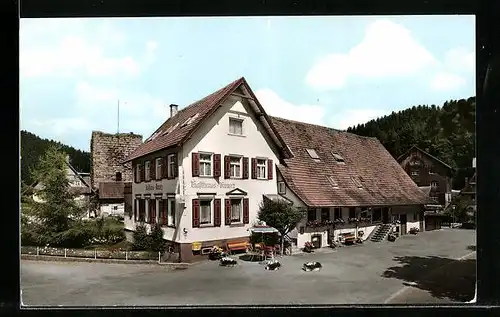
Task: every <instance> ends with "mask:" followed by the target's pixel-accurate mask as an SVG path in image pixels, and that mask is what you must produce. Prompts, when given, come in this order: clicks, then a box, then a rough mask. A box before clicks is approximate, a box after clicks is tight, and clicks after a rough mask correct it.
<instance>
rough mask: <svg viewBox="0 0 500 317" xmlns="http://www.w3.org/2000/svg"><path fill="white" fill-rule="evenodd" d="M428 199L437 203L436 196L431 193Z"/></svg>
mask: <svg viewBox="0 0 500 317" xmlns="http://www.w3.org/2000/svg"><path fill="white" fill-rule="evenodd" d="M430 198H431V199H432V201H434V202H435V203H437V202H439V199H438V196H437V195H436V194H433V193H431V195H430Z"/></svg>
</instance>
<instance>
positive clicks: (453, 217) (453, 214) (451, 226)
mask: <svg viewBox="0 0 500 317" xmlns="http://www.w3.org/2000/svg"><path fill="white" fill-rule="evenodd" d="M456 208H457V206H455V205H453V206H452V209H453V211H452V213H451V217H452V221H453V222H452V223H450V228H453V224H454V223H455V209H456Z"/></svg>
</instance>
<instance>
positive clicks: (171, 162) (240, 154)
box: [124, 78, 425, 261]
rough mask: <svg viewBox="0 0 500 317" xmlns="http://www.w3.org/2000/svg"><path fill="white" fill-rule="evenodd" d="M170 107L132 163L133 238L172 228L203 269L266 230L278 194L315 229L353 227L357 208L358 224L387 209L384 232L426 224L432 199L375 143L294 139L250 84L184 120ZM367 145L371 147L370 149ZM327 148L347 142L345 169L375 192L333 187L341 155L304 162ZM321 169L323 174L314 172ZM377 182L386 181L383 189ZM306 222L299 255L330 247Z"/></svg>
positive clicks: (180, 246) (196, 106) (194, 109)
mask: <svg viewBox="0 0 500 317" xmlns="http://www.w3.org/2000/svg"><path fill="white" fill-rule="evenodd" d="M170 107H171V115H170V118H169V119H168V120H167V121H166V122H165V123H164V124H163V125H162V126H160V127H159V128H158V129H157V130H156V131H155V132H154V133H153V134H152V135H151V137H149V138H148V139H147V140H146V141H145V142H144V143H143V144H142V145H141V146H139V147H138V148H137V149H136V150H135V151H134V152H133V153H132V154H131V155H130V156H129V157H128V158H127V159H126V160H125V161H124V163H128V162H132V168H133V170H134V182H133V184H132V200H133V206H132V208H131V211H130V213H129V214H128V216H125V228H126V229H127V230H134V228H135V226H136V224H137V223H139V222H145V223H146V225H147V226H148V228H150V227H149V226H150V224H151V223H156V222H160V223H161V224H162V225H164V227H163V228H164V229H163V230H164V238H165V239H166V240H168V241H171V242H173V244H174V245H175V246H176V247H177V250H178V251H179V252H180V254H181V259H182V261H191V260H193V259H194V258H196V256H197V254H200V253H201V254H203V253H204V251H205V250H208V248H210V247H212V246H213V245H219V246H223V245H227V244H228V243H233V242H239V241H245V240H247V239H248V236H249V231H248V229H249V228H250V227H251V226H252V225H253V224H254V223H255V222H256V220H257V212H258V210H259V204H260V203H261V201H262V199H264V197H265V196H268V197H271V198H274V197H276V196H278V188H279V195H280V196H283V197H285V198H288V199H289V200H291V201H292V202H294V204H296V205H297V206H299V207H303V209H304V212H305V214H306V211H307V214H308V215H309V216H310V217H309V220H313V218H314V219H315V220H317V219H326V218H327V216H326V215H328V219H331V220H334V218H336V217H337V216H339V215H340V217H343V218H345V219H347V218H348V217H350V216H351V214H350V209H349V208H351V209H352V208H354V211H355V213H356V216H353V217H357V216H358V213H359V212H364V214H363V215H364V216H366V217H372V209H371V207H377V208H380V212H378V213H377V212H376V215H378V217H379V218H380V219H379V220H380V223H382V222H389V221H390V220H391V219H396V218H398V219H401V220H403V219H404V217H406V218H407V220H405V221H404V224H405V226H407V227H409V226H415V225H417V226H418V224H419V218H418V215H417V218H414V217H415V216H414V214H415V213H418V212H420V209H419V208H420V206H421V205H422V204H423V203H424V201H423V200H425V195H424V194H423V192H421V191H420V190H419V189H418V187H417V186H416V185H415V184H414V183H413V182H412V181H411V179H410V178H409V177H408V175H407V174H406V173H405V172H404V171H403V170H402V168H401V167H400V166H399V164H398V163H397V162H396V161H395V160H394V159H393V158H392V157H391V156H390V154H389V153H388V152H387V151H386V150H385V149H384V148H383V146H382V145H381V144H380V143H379V142H378V141H377V140H375V139H369V138H361V137H357V136H354V135H352V134H348V133H340V132H339V134H340V135H341V136H344V135H348V136H350V137H349V138H343V137H340V138H339V139H328V138H326V139H321V137H323V136H325V134H324V133H323V134H318V135H314V133H315V132H314V131H313V133H312V134H308V133H304V134H302V135H301V133H300V131H296V132H297V133H295V132H292V133H290V131H289V129H288V127H291V126H293V125H291V122H290V124H288V123H286V121H287V120H285V121H283V120H282V119H279V118H271V117H269V116H268V115H267V114H266V113H265V111H264V109H263V107H262V106H261V105H260V103H259V101H258V100H257V98H256V97H255V95H254V94H253V92H252V90H251V89H250V87H249V86H248V84H247V82H246V81H245V79H244V78H240V79H238V80H236V81H234V82H232V83H231V84H229V85H228V86H226V87H224V88H222V89H220V90H218V91H217V92H215V93H213V94H211V95H209V96H207V97H205V98H203V99H201V100H199V101H197V102H195V103H193V104H191V105H189V106H187V107H185V108H184V109H182V110H178V107H177V106H176V105H171V106H170ZM308 126H311V125H308ZM315 127H318V126H315ZM321 129H328V128H325V127H321ZM328 130H332V129H328ZM318 131H319V130H318ZM321 131H323V130H321ZM332 131H333V130H332ZM304 132H305V131H304ZM316 132H317V131H316ZM332 133H333V132H332ZM335 133H337V132H335ZM306 136H307V137H309V138H314V140H313V139H311V140H306V141H304V142H305V143H304V142H300V140H301V139H300V137H306ZM282 137H283V138H282ZM365 139H366V140H368V139H369V140H370V141H369V142H367V144H363V141H362V140H365ZM360 140H361V141H360ZM285 141H286V143H285ZM321 142H323V143H325V142H340V143H339V144H341V145H342V147H341V148H340V147H339V150H340V154H342V155H343V156H344V159H345V162H344V165H343V166H340V165H339V166H338V167H337V169H338V170H339V171H344V172H343V173H345V171H351V172H353V174H352V175H357V176H363V177H364V176H366V177H367V179H366V180H361V183H363V182H365V181H366V182H367V183H363V184H366V187H365V188H363V189H362V188H358V187H356V188H354V187H355V185H353V184H351V183H349V184H347V183H345V182H346V180H345V179H344V176H348V175H351V174H349V173H347V174H345V175H343V176H342V178H338V179H336V182H338V185H337V186H338V188H341V189H338V188H335V187H332V186H333V185H332V183H331V182H330V181H329V179H328V178H327V177H326V176H328V175H329V174H328V173H326V172H325V171H326V170H331V168H332V165H331V164H332V163H331V162H332V161H333V160H334V158H333V157H332V156H331V155H332V154H329V155H330V157H329V158H328V160H326V161H327V162H329V163H328V164H326V165H325V160H324V159H323V160H322V158H321V157H320V158H319V161H316V159H314V158H311V157H309V158H308V161H304V157H305V156H304V155H312V154H311V153H309V152H306V148H305V146H304V144H313V145H315V147H311V148H312V149H314V148H316V151H319V154H320V156H321V155H324V148H325V146H326V147H327V146H329V145H328V144H326V145H325V146H324V147H322V148H320V147H319V146H318V144H320V143H321ZM350 142H351V143H352V142H354V143H352V144H351V143H350ZM356 142H357V143H358V144H357V145H356ZM360 142H361V145H359V143H360ZM354 145H356V150H357V151H363V152H361V153H364V154H366V155H373V156H374V157H376V159H373V157H372V158H370V157H366V158H364V159H361V160H360V161H359V162H358V161H357V160H358V159H360V158H359V157H358V156H357V155H358V154H359V153H358V154H356V155H351V154H352V153H351V152H349V153H351V154H349V153H347V151H353V150H354V149H351V148H350V146H354ZM367 146H368V147H367ZM308 149H309V148H308ZM308 153H309V154H308ZM370 162H371V163H373V162H377V164H379V165H377V166H374V165H373V164H371V163H370ZM304 164H305V165H304ZM311 164H315V165H314V168H313V166H312V165H311ZM335 164H336V163H335ZM362 164H368V165H362ZM277 167H278V168H277ZM373 168H376V169H375V170H373V171H371V172H370V173H368V174H366V173H364V172H363V173H361V172H362V171H364V170H367V169H368V170H370V169H373ZM304 171H305V172H304ZM356 171H357V172H358V174H356ZM379 172H382V173H385V175H384V174H378V173H379ZM333 173H334V174H333V175H336V174H335V173H336V172H335V171H333ZM327 174H328V175H327ZM361 174H362V175H361ZM320 176H321V177H320ZM374 177H382V178H385V179H384V181H383V182H378V178H377V179H373V178H374ZM299 179H302V180H299ZM311 182H317V184H316V185H311ZM318 182H319V183H318ZM386 183H389V184H390V185H384V184H386ZM373 186H375V187H377V186H380V188H379V189H376V188H373ZM308 187H310V188H313V191H315V192H316V194H317V195H323V196H324V198H323V199H321V198H319V199H318V200H315V199H312V198H311V197H312V196H308V195H310V193H309V194H307V193H306V192H310V190H309V189H307V188H308ZM336 191H337V192H342V194H343V195H344V196H342V198H345V196H346V195H347V196H348V197H350V199H348V198H345V199H344V200H339V199H336V196H335V195H333V196H332V195H331V192H336ZM373 193H375V194H373ZM339 197H340V196H339ZM384 197H385V199H384ZM337 198H338V197H337ZM422 199H423V200H422ZM395 205H401V207H397V208H393V210H392V212H389V208H390V206H393V207H394V206H395ZM384 208H385V209H384ZM338 209H340V210H342V213H338V211H337V210H338ZM377 210H378V209H377ZM313 214H314V217H313V216H312V215H313ZM353 215H354V214H353ZM391 217H392V218H391ZM306 218H307V217H305V220H304V223H303V224H301V226H300V227H299V228H298V229H297V230H296V232H295V233H294V234H295V237H296V242H297V243H298V245H299V247H301V246H302V245H303V243H304V242H305V241H310V239H311V238H314V237H313V234H314V233H316V237H317V236H318V235H321V237H322V241H324V242H321V245H320V246H324V245H326V241H327V240H328V237H327V235H328V232H329V229H327V228H326V226H323V227H322V228H321V229H320V228H319V227H317V226H316V227H315V229H314V231H311V230H310V228H309V227H308V225H307V219H306ZM382 218H384V219H382ZM370 219H371V218H370ZM407 221H408V224H407ZM412 221H413V222H415V223H416V224H415V223H413V222H412ZM375 226H376V224H372V222H370V226H366V228H364V230H365V236H364V237H365V238H366V237H367V236H368V235H369V233H370V231H371V230H373V229H374V228H375ZM347 227H349V226H347ZM347 227H346V229H348V228H347ZM339 230H340V231H339ZM339 230H337V232H341V230H342V229H339ZM403 230H405V231H406V229H404V228H403ZM330 233H331V232H330ZM356 234H357V233H356ZM194 246H196V247H195V248H194ZM193 249H194V250H193Z"/></svg>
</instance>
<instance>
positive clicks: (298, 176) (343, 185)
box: [272, 117, 430, 207]
mask: <svg viewBox="0 0 500 317" xmlns="http://www.w3.org/2000/svg"><path fill="white" fill-rule="evenodd" d="M272 121H273V124H274V126H275V127H276V129H277V130H278V132H279V134H280V135H281V137H282V138H283V139H284V141H285V142H286V143H287V144H288V146H289V147H290V149H291V151H292V152H293V154H294V157H293V158H289V159H284V164H282V165H279V166H278V169H279V171H280V172H281V174H282V175H283V178H284V179H285V182H286V184H287V186H288V187H289V188H290V189H291V190H292V191H293V192H294V193H295V194H296V195H297V196H298V197H299V198H300V199H301V200H302V201H303V202H304V203H305V204H306V205H308V206H310V207H323V206H324V207H327V206H382V205H414V204H425V203H429V202H430V199H429V198H428V197H427V196H426V195H425V193H424V192H423V191H422V190H420V189H419V188H418V187H417V185H416V184H415V183H414V182H413V181H412V180H411V178H410V177H409V176H408V175H407V174H406V172H405V171H404V170H403V168H402V167H401V166H400V165H399V164H398V162H396V160H395V159H394V158H393V157H392V156H391V154H390V153H389V152H388V151H387V150H386V149H385V148H384V146H383V145H382V144H381V143H380V142H379V141H378V140H377V139H375V138H368V137H362V136H358V135H355V134H352V133H347V132H341V131H337V130H334V129H331V128H327V127H323V126H319V125H313V124H307V123H302V122H297V121H291V120H286V119H282V118H276V117H272ZM306 149H313V150H315V151H316V153H317V154H318V156H319V160H313V159H312V158H311V156H310V155H309V154H308V152H307V151H306ZM333 154H336V155H333ZM335 156H336V157H337V159H336V158H335ZM338 159H340V160H342V159H343V161H344V162H338V161H337V160H338ZM329 176H331V177H333V181H334V183H332V182H331V181H330V180H329V179H328V177H329ZM353 178H354V179H353ZM335 183H336V184H335ZM358 184H360V185H361V187H362V188H359V185H358ZM334 185H337V187H336V188H334Z"/></svg>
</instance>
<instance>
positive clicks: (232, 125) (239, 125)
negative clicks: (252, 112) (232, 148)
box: [229, 118, 243, 135]
mask: <svg viewBox="0 0 500 317" xmlns="http://www.w3.org/2000/svg"><path fill="white" fill-rule="evenodd" d="M229 133H230V134H236V135H243V120H241V119H235V118H229Z"/></svg>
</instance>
